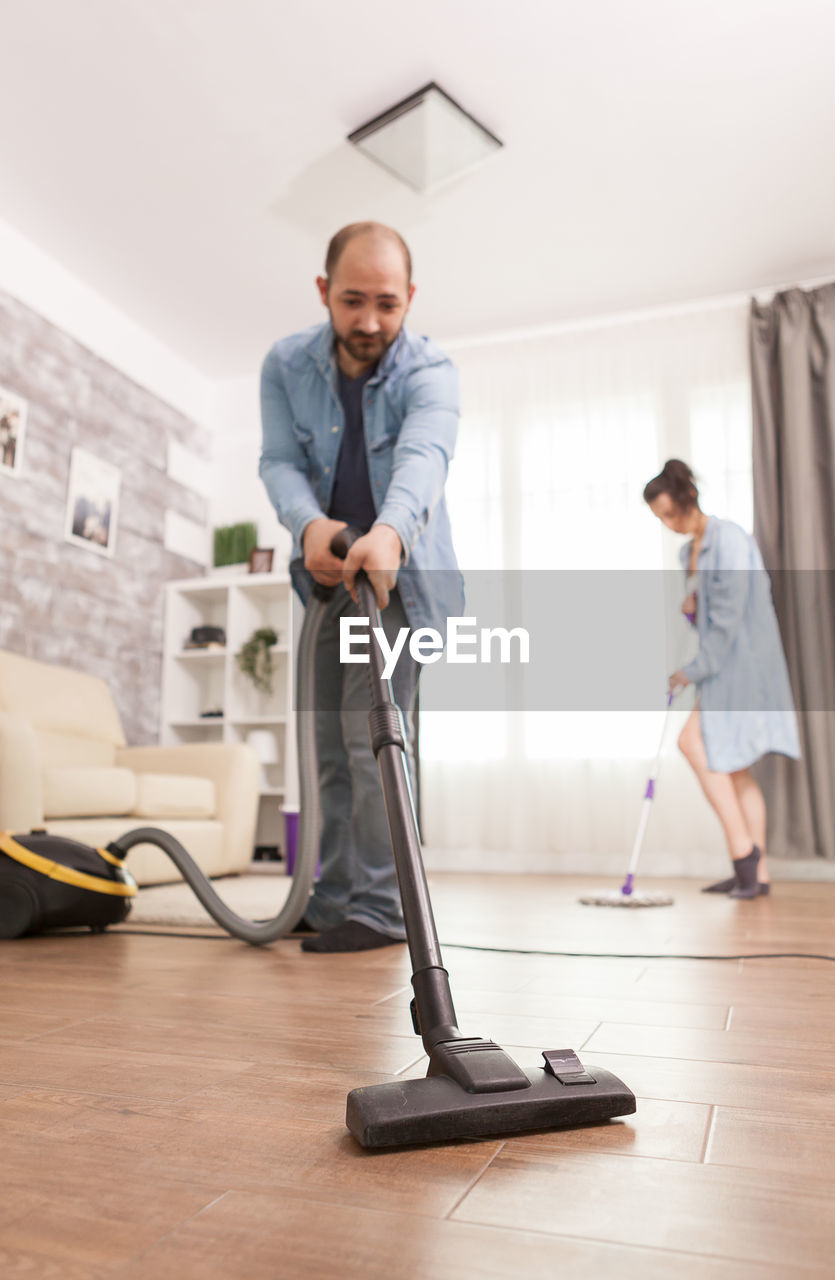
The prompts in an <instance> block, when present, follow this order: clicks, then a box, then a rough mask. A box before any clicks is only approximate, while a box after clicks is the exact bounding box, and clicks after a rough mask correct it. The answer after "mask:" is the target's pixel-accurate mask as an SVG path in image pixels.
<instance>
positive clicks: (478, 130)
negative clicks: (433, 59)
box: [348, 83, 502, 191]
mask: <svg viewBox="0 0 835 1280" xmlns="http://www.w3.org/2000/svg"><path fill="white" fill-rule="evenodd" d="M348 141H349V142H353V144H354V146H355V147H358V148H359V150H360V151H363V152H364V153H365V155H367V156H370V157H371V159H372V160H376V161H377V163H378V164H381V165H382V166H383V168H384V169H388V171H389V173H393V174H394V175H395V177H398V178H400V179H401V180H402V181H403V182H407V183H408V184H409V186H410V187H414V188H415V190H416V191H429V190H430V189H431V188H433V187H436V186H438V185H439V184H440V183H442V182H446V181H447V180H448V179H449V178H455V177H457V176H458V174H460V173H464V172H465V170H467V169H471V168H472V167H473V166H474V165H477V164H480V163H481V161H482V160H486V159H487V157H488V156H490V155H492V154H493V152H494V151H498V149H499V148H500V147H501V146H502V143H501V142H500V141H499V139H498V138H497V137H496V136H495V134H492V133H491V132H490V130H489V129H485V127H484V125H483V124H479V122H478V121H477V120H476V119H474V118H473V116H471V115H470V114H469V112H467V111H465V110H464V109H463V107H460V106H459V105H458V103H457V102H456V101H455V100H454V99H453V98H451V97H450V96H449V94H448V93H445V92H444V90H443V89H441V88H440V87H439V86H438V85H436V84H434V83H433V84H427V85H425V86H424V87H423V88H422V89H419V90H418V91H417V93H413V94H411V96H410V97H408V98H404V99H403V101H402V102H398V103H397V104H396V105H395V106H393V107H389V109H388V111H383V112H382V113H381V114H380V115H378V116H375V117H374V119H373V120H369V121H368V123H367V124H364V125H361V126H360V128H359V129H355V130H354V132H353V133H349V134H348Z"/></svg>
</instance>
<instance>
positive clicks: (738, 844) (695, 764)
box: [678, 707, 756, 862]
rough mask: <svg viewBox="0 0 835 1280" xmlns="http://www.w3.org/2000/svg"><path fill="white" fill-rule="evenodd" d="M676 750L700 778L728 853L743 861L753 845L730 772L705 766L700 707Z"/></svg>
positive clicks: (685, 727) (695, 711) (753, 841)
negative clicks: (723, 836) (719, 823)
mask: <svg viewBox="0 0 835 1280" xmlns="http://www.w3.org/2000/svg"><path fill="white" fill-rule="evenodd" d="M678 745H679V749H680V751H681V752H682V754H683V755H684V757H685V758H686V760H687V761H688V763H689V764H690V767H691V768H692V769H693V772H694V773H695V775H696V777H697V778H698V779H699V783H700V785H701V788H702V791H704V793H705V795H706V797H707V799H708V801H709V802H710V805H711V807H712V808H713V811H714V813H715V814H716V816H717V817H718V819H719V821H720V822H721V824H722V830H723V831H724V833H725V840H726V841H727V845H728V852H729V853H730V855H731V858H732V859H733V860H734V862H735V861H736V860H737V859H738V858H745V857H747V855H748V854H749V853H750V852H751V848H752V846H753V845H754V844H756V840H755V839H754V836H753V833H752V831H751V829H750V827H749V826H748V821H747V819H746V816H745V812H744V810H743V808H742V805H741V804H740V801H739V796H738V795H737V790H736V787H735V785H734V783H733V779H732V777H731V775H730V774H729V773H715V772H714V771H713V770H711V769H708V767H707V754H706V752H705V744H704V740H703V738H702V725H701V719H700V716H699V708H698V707H694V709H693V711H691V713H690V715H689V716H688V718H687V723H686V724H685V726H684V728H683V729H682V731H681V733H680V735H679V739H678Z"/></svg>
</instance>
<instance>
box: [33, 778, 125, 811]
mask: <svg viewBox="0 0 835 1280" xmlns="http://www.w3.org/2000/svg"><path fill="white" fill-rule="evenodd" d="M43 786H44V817H45V818H98V817H121V816H122V815H123V814H128V813H130V812H131V811H132V810H133V808H134V805H135V804H136V777H135V775H134V774H133V773H131V771H130V769H116V768H98V767H95V766H87V767H84V766H80V767H78V768H60V769H44V772H43Z"/></svg>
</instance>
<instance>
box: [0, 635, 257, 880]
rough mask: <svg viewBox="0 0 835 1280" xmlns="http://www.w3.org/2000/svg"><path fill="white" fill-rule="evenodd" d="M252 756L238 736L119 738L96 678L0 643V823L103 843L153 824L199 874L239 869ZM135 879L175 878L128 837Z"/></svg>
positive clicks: (246, 856)
mask: <svg viewBox="0 0 835 1280" xmlns="http://www.w3.org/2000/svg"><path fill="white" fill-rule="evenodd" d="M259 775H260V765H259V760H258V757H257V755H256V753H255V752H254V751H253V750H252V748H251V747H248V746H246V745H245V744H243V743H240V744H233V743H229V744H225V743H216V744H215V743H199V744H194V745H183V746H171V747H128V746H127V745H126V743H125V737H124V734H123V733H122V726H121V723H120V720H119V713H118V712H117V710H116V706H115V703H114V702H113V698H112V697H111V695H110V690H109V689H108V687H107V685H106V684H105V682H104V681H103V680H99V679H96V677H94V676H88V675H83V674H82V673H81V672H78V671H71V670H69V669H67V668H65V667H57V666H52V665H50V664H48V663H45V662H35V661H33V660H32V659H30V658H23V657H21V656H20V655H19V654H15V653H8V652H5V651H3V650H0V831H11V832H18V833H21V832H25V831H29V830H31V829H32V828H33V827H44V828H46V830H47V831H49V832H50V833H52V834H54V835H61V836H70V837H71V838H72V839H73V840H81V841H83V842H84V843H85V844H91V845H98V846H102V845H106V844H107V843H108V841H110V840H113V839H115V838H116V837H117V836H119V835H121V834H123V833H124V832H126V831H130V830H132V829H133V828H134V827H144V826H150V827H162V828H163V829H164V830H165V831H168V832H170V833H171V835H174V836H176V837H177V839H178V840H180V841H181V843H182V844H183V845H185V847H186V849H187V850H188V851H189V853H190V854H191V855H192V857H193V858H194V859H195V861H196V862H197V863H198V864H199V866H200V867H201V868H202V870H203V871H205V873H206V874H207V875H211V876H215V875H226V874H229V873H232V872H240V871H244V870H245V869H246V868H247V867H248V865H249V863H250V861H251V859H252V850H253V843H254V839H255V826H256V822H257V816H258V788H259ZM127 865H128V869H129V870H130V871H131V872H132V874H133V875H134V876H135V877H136V879H137V881H138V882H139V884H160V883H163V882H165V881H169V880H178V879H179V878H180V875H179V872H178V871H177V870H176V868H175V867H174V865H173V863H172V862H171V861H170V860H169V859H168V858H167V857H166V856H165V854H164V853H162V852H161V850H159V849H156V848H155V847H154V846H153V845H149V844H142V845H137V846H136V847H135V848H134V849H132V850H131V852H130V854H129V857H128V864H127Z"/></svg>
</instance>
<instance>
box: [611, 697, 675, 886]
mask: <svg viewBox="0 0 835 1280" xmlns="http://www.w3.org/2000/svg"><path fill="white" fill-rule="evenodd" d="M674 697H675V694H674V693H673V692H672V691H671V692H670V693H668V694H667V710H666V713H665V715H664V727H663V728H662V730H661V740H660V741H659V743H658V751H657V752H656V756H655V760H654V761H653V764H652V768H651V770H650V775H649V779H648V780H647V788H646V791H645V792H644V803H643V804H642V805H641V816H640V818H639V819H638V830H637V831H636V832H635V841H634V843H633V845H632V857H631V858H630V859H629V870H628V872H627V873H626V879H625V880H624V882H623V885H622V886H621V893H622V894H624V895H625V896H626V897H629V895H630V894H631V892H632V885H633V882H634V879H635V872H636V871H637V869H638V858H639V857H640V856H641V846H642V845H643V843H644V834H645V832H646V829H647V823H648V822H649V815H650V810H651V809H652V802H653V800H654V799H655V784H656V782H657V781H658V774H659V773H660V771H661V760H662V758H663V755H664V745H665V743H666V741H667V725H668V724H669V720H670V709H671V707H672V705H673V698H674Z"/></svg>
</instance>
